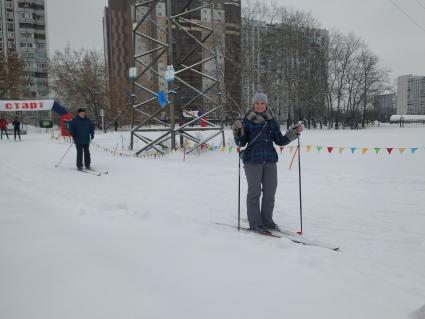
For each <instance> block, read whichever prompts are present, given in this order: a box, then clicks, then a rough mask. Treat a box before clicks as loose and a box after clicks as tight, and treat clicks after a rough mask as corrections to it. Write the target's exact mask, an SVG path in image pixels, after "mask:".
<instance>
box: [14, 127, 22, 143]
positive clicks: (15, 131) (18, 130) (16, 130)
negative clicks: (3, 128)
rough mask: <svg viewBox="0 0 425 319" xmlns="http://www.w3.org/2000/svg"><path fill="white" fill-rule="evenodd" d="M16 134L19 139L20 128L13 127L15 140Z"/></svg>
mask: <svg viewBox="0 0 425 319" xmlns="http://www.w3.org/2000/svg"><path fill="white" fill-rule="evenodd" d="M16 135H18V136H19V140H21V129H20V128H19V127H15V128H14V129H13V136H14V138H15V140H16Z"/></svg>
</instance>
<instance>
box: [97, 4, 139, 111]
mask: <svg viewBox="0 0 425 319" xmlns="http://www.w3.org/2000/svg"><path fill="white" fill-rule="evenodd" d="M131 3H132V1H131V0H109V1H108V6H107V7H105V12H104V16H103V33H104V34H103V37H104V52H105V63H106V69H107V72H108V78H109V85H110V94H111V99H110V101H111V105H110V106H111V111H112V112H113V113H115V114H117V113H118V112H119V111H120V110H122V109H123V108H125V107H126V105H128V103H129V94H130V93H131V84H130V82H129V80H128V70H129V68H130V67H131V66H132V65H133V58H132V51H133V49H132V46H133V40H132V17H131Z"/></svg>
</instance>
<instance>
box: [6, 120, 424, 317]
mask: <svg viewBox="0 0 425 319" xmlns="http://www.w3.org/2000/svg"><path fill="white" fill-rule="evenodd" d="M424 135H425V129H424V128H406V129H403V130H399V129H395V128H380V129H369V130H364V131H358V132H352V131H340V132H334V131H332V132H328V131H323V132H320V131H311V132H306V134H304V135H303V140H302V143H303V144H313V145H318V144H320V143H321V144H323V145H324V146H328V145H333V146H356V147H362V146H369V147H374V146H381V147H383V146H394V147H402V146H407V147H414V146H425V139H424ZM120 141H121V134H119V133H118V134H113V133H108V134H105V135H102V134H99V135H97V137H96V143H99V144H101V145H105V146H108V147H111V146H113V145H116V143H118V142H120ZM67 147H68V145H65V144H58V143H57V142H55V141H52V140H50V138H49V136H47V135H44V134H40V133H35V132H34V133H32V134H30V135H29V136H26V137H24V141H23V142H21V143H14V142H7V141H4V140H3V141H0V154H1V156H0V180H1V184H0V207H1V212H0V283H1V285H0V318H7V319H27V318H28V319H38V318H40V319H50V318H51V319H56V318H72V319H74V318H78V319H83V318H84V319H85V318H87V319H93V318H102V319H108V318H111V319H112V318H113V319H116V318H131V319H132V318H149V319H151V318H194V319H195V318H203V319H206V318H208V319H209V318H211V319H212V318H244V319H245V318H246V319H249V318H276V317H282V318H301V319H303V318H356V319H357V318H363V319H364V318H371V319H372V318H373V319H376V318H386V319H392V318H394V319H396V318H397V319H398V318H407V317H408V315H409V314H410V313H412V312H413V311H415V310H417V309H419V308H420V307H422V306H423V305H424V304H425V288H424V287H425V196H424V194H425V165H424V163H425V149H420V150H418V151H417V153H416V154H415V155H411V154H408V153H407V152H406V154H404V155H400V154H397V153H394V154H393V155H391V156H388V154H386V153H384V152H381V153H380V154H379V155H376V154H374V153H368V154H366V155H361V154H355V155H352V154H351V153H350V152H349V151H345V152H344V153H343V154H342V155H339V154H326V153H325V152H323V151H322V153H321V154H318V153H317V152H310V153H306V152H304V153H303V154H302V155H303V157H302V160H303V199H304V206H303V207H304V229H305V234H306V236H308V237H310V238H314V239H320V240H321V241H324V242H329V243H333V244H336V245H339V246H341V247H342V251H341V252H333V251H330V250H326V249H320V248H317V247H309V246H301V245H297V244H294V243H292V242H290V241H287V240H284V239H273V238H267V237H264V238H263V237H259V236H257V235H254V234H249V233H237V232H236V231H233V230H232V229H231V228H227V227H220V226H217V225H215V224H214V223H215V222H217V221H218V222H224V223H235V224H236V213H237V198H236V195H237V173H238V172H237V157H236V156H235V153H228V152H225V153H221V152H211V153H206V154H202V155H201V156H190V157H189V158H188V159H187V161H186V162H183V161H182V158H181V156H180V154H178V155H173V156H169V157H166V158H163V159H134V158H121V157H114V156H111V155H110V154H105V153H102V152H99V151H96V150H95V149H92V158H93V164H94V166H95V167H98V168H105V169H109V171H110V173H109V175H104V176H100V177H96V176H93V175H89V174H84V173H79V172H77V171H75V169H74V161H75V150H74V148H72V151H70V153H69V155H68V156H67V157H66V158H65V160H64V162H63V164H62V166H61V167H59V168H54V164H55V163H56V162H57V160H58V159H59V158H60V157H61V155H62V154H63V153H64V152H65V150H66V148H67ZM112 148H113V147H112ZM289 162H290V156H289V154H287V153H284V154H283V156H282V157H280V162H279V188H278V193H277V198H276V208H275V220H276V222H278V223H279V224H280V225H281V226H282V227H284V228H288V229H290V230H298V227H299V221H298V218H299V217H298V172H297V170H296V169H293V170H292V171H289V170H288V166H289ZM242 176H243V172H242ZM182 191H184V193H182ZM245 192H246V183H245V180H244V179H243V182H242V195H243V197H244V194H245ZM242 203H243V206H242V216H243V217H244V218H245V213H244V210H245V205H244V198H242Z"/></svg>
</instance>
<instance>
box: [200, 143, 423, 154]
mask: <svg viewBox="0 0 425 319" xmlns="http://www.w3.org/2000/svg"><path fill="white" fill-rule="evenodd" d="M226 148H227V149H228V151H229V153H231V152H232V151H233V150H235V151H236V152H240V147H238V146H236V145H227V146H226V147H223V146H217V145H213V146H209V145H207V146H206V147H205V150H207V151H221V152H225V151H226ZM276 149H277V150H279V151H280V153H281V154H283V152H284V151H285V150H288V151H289V153H290V154H293V152H294V151H295V150H296V149H297V147H296V146H288V147H285V146H279V147H277V148H276ZM420 149H424V150H425V147H348V146H321V145H301V150H305V151H307V152H308V153H313V152H316V153H329V154H335V153H338V154H343V153H344V152H349V153H350V154H352V155H354V154H356V153H361V154H362V155H365V154H367V153H368V152H373V153H374V154H376V155H378V154H380V153H384V152H385V153H386V154H388V155H392V154H394V152H397V151H398V152H399V153H400V154H401V155H402V154H405V153H407V152H409V153H410V154H412V155H413V154H416V152H417V151H418V150H420Z"/></svg>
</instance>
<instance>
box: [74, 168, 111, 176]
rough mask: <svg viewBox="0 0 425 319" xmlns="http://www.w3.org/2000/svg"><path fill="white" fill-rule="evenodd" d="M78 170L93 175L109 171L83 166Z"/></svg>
mask: <svg viewBox="0 0 425 319" xmlns="http://www.w3.org/2000/svg"><path fill="white" fill-rule="evenodd" d="M79 172H83V173H87V174H91V175H95V176H101V175H104V174H108V173H109V172H108V171H105V170H103V171H101V170H96V169H93V168H85V169H82V170H81V171H79Z"/></svg>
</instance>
